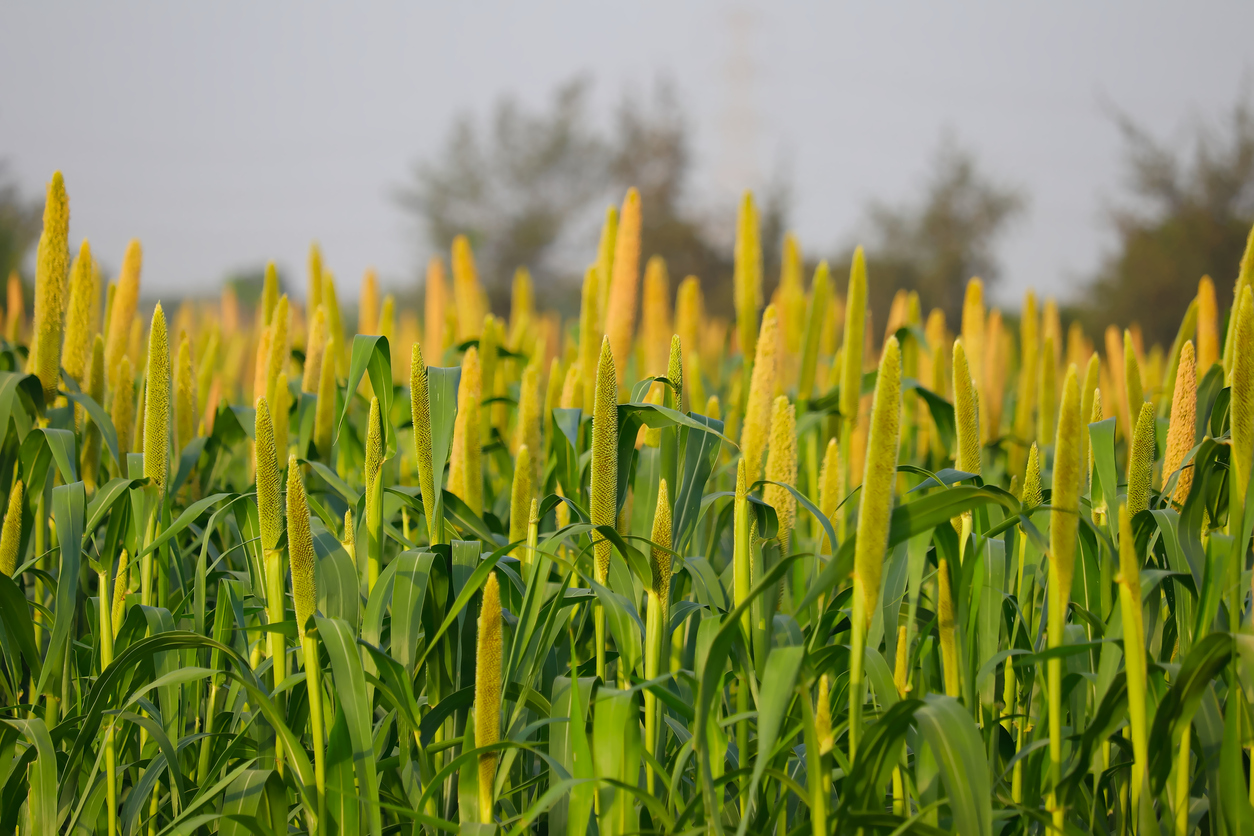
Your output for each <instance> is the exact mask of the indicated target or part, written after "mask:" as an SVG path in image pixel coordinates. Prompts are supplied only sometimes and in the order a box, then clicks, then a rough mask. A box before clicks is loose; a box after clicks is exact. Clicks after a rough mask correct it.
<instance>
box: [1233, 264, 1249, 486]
mask: <svg viewBox="0 0 1254 836" xmlns="http://www.w3.org/2000/svg"><path fill="white" fill-rule="evenodd" d="M1233 330H1234V331H1235V336H1234V337H1233V346H1232V381H1231V384H1232V400H1231V402H1230V406H1229V407H1228V408H1229V410H1230V413H1229V416H1230V421H1231V426H1232V458H1231V465H1230V467H1231V469H1232V475H1231V479H1232V486H1233V491H1232V502H1231V504H1230V507H1233V508H1242V507H1244V505H1245V496H1246V494H1247V492H1248V490H1249V485H1250V468H1251V466H1252V465H1254V289H1252V288H1251V287H1250V286H1249V285H1246V286H1245V287H1242V288H1241V298H1240V300H1239V304H1238V305H1237V315H1236V325H1235V326H1234V328H1233Z"/></svg>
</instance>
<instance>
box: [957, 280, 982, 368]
mask: <svg viewBox="0 0 1254 836" xmlns="http://www.w3.org/2000/svg"><path fill="white" fill-rule="evenodd" d="M984 324H985V323H984V282H982V281H980V280H979V279H971V281H969V282H967V292H966V294H965V296H964V297H963V300H962V342H963V344H964V346H965V347H966V350H967V355H968V356H969V357H970V358H971V360H970V364H971V366H972V367H973V368H975V369H983V368H984ZM974 382H975V383H976V384H977V387H978V384H979V381H974Z"/></svg>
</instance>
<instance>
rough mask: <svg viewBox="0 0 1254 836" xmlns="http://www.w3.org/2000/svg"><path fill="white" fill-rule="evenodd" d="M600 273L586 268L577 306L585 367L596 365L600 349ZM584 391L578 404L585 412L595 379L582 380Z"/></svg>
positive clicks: (581, 349)
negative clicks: (598, 296) (598, 297)
mask: <svg viewBox="0 0 1254 836" xmlns="http://www.w3.org/2000/svg"><path fill="white" fill-rule="evenodd" d="M599 281H600V274H599V272H598V270H597V268H596V265H593V266H591V267H589V268H588V271H587V273H585V274H584V279H583V295H582V296H581V298H580V307H579V363H580V364H581V365H582V366H583V368H585V369H591V368H593V367H594V366H595V365H596V358H597V353H598V352H599V351H600V350H601V337H602V334H601V329H600V327H599V326H598V315H599V313H598V309H597V305H598V301H597V295H598V293H599V291H598V282H599ZM584 386H585V389H584V393H583V396H582V401H581V402H580V404H579V406H581V407H582V408H583V411H584V412H585V413H586V412H588V411H590V410H591V409H592V402H593V400H594V398H595V397H596V379H595V378H592V377H589V378H588V379H587V380H586V381H585V382H584Z"/></svg>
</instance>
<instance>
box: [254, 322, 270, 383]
mask: <svg viewBox="0 0 1254 836" xmlns="http://www.w3.org/2000/svg"><path fill="white" fill-rule="evenodd" d="M273 330H274V329H272V328H270V326H268V325H267V326H264V327H263V328H262V329H261V333H260V334H258V335H257V356H256V357H255V358H254V359H253V397H254V398H262V397H265V398H268V397H269V396H270V394H271V393H267V392H266V376H267V375H268V374H269V373H270V340H271V335H272V333H273Z"/></svg>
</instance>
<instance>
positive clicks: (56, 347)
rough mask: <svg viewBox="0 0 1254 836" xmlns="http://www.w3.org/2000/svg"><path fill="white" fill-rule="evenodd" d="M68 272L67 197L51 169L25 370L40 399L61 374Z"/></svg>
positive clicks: (49, 397) (49, 394)
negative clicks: (32, 378)
mask: <svg viewBox="0 0 1254 836" xmlns="http://www.w3.org/2000/svg"><path fill="white" fill-rule="evenodd" d="M69 274H70V199H69V197H68V196H67V195H66V193H65V181H64V180H63V179H62V177H61V172H59V171H57V172H54V173H53V175H52V181H51V182H50V183H48V197H47V200H46V202H45V203H44V226H43V232H42V233H40V236H39V247H38V249H37V251H36V253H35V331H34V335H33V336H32V338H31V346H30V356H29V359H28V360H27V365H26V371H27V373H28V374H33V375H35V376H37V377H38V378H39V382H40V384H41V385H42V386H43V390H44V402H45V403H48V404H51V403H52V402H53V401H54V400H55V399H56V397H57V383H58V380H59V378H60V376H61V341H62V339H63V337H64V333H63V332H64V317H65V301H66V298H65V297H66V282H67V280H68V278H69Z"/></svg>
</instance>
